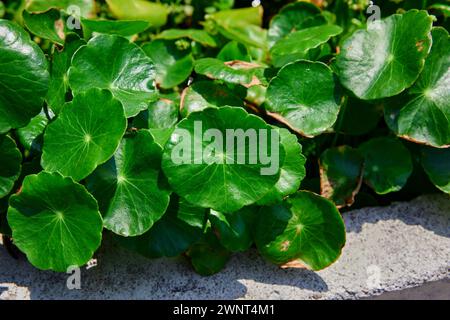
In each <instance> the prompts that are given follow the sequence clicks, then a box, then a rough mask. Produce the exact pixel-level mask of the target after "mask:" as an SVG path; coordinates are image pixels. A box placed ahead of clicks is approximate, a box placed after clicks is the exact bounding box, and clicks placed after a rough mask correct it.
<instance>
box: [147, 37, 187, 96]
mask: <svg viewBox="0 0 450 320" xmlns="http://www.w3.org/2000/svg"><path fill="white" fill-rule="evenodd" d="M142 50H144V52H145V53H146V54H147V55H148V56H149V57H150V58H151V59H152V61H153V62H154V64H155V67H156V83H157V84H158V85H159V86H160V87H161V88H163V89H169V88H172V87H175V86H177V85H179V84H180V83H182V82H184V81H185V80H186V79H187V78H188V77H189V75H190V74H191V73H192V70H193V69H194V58H193V57H192V53H191V50H190V49H187V50H183V49H180V48H178V47H177V45H176V43H175V42H173V41H166V40H153V41H152V42H150V43H147V44H145V45H144V46H143V47H142Z"/></svg>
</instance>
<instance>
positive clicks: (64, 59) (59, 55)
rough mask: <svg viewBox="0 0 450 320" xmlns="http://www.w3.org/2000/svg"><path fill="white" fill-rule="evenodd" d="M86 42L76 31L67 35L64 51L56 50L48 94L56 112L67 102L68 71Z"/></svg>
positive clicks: (48, 98) (49, 103) (49, 102)
mask: <svg viewBox="0 0 450 320" xmlns="http://www.w3.org/2000/svg"><path fill="white" fill-rule="evenodd" d="M84 44H86V42H85V41H84V40H82V39H80V37H79V36H78V35H76V34H74V33H71V34H69V35H67V37H66V41H65V43H64V49H63V50H62V51H59V50H55V52H54V53H53V56H52V61H51V68H50V69H51V70H50V83H49V88H48V92H47V96H46V98H45V99H46V101H47V104H48V106H49V107H50V108H51V109H52V111H53V112H54V113H56V114H59V112H60V111H61V109H62V107H63V106H64V104H65V103H66V95H67V92H68V90H69V81H68V76H67V71H68V70H69V67H70V62H71V61H72V57H73V55H74V53H75V52H76V51H77V50H78V49H79V48H80V47H81V46H82V45H84Z"/></svg>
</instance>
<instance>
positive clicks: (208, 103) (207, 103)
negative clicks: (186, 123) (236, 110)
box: [180, 81, 243, 116]
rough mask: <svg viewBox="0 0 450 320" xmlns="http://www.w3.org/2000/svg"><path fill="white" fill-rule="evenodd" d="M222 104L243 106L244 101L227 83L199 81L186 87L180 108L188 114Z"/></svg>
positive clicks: (185, 114) (183, 112)
mask: <svg viewBox="0 0 450 320" xmlns="http://www.w3.org/2000/svg"><path fill="white" fill-rule="evenodd" d="M222 106H237V107H241V106H243V102H242V100H241V99H240V98H239V97H238V96H236V95H235V94H234V93H233V91H231V90H230V89H228V87H227V86H225V85H221V84H218V83H214V82H212V81H198V82H194V83H193V84H192V85H191V86H189V87H187V88H186V89H184V91H183V95H182V98H181V106H180V109H181V112H182V114H183V115H184V116H187V115H188V114H190V113H191V112H195V111H201V110H203V109H206V108H214V107H222Z"/></svg>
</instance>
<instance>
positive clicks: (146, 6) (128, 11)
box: [106, 0, 169, 28]
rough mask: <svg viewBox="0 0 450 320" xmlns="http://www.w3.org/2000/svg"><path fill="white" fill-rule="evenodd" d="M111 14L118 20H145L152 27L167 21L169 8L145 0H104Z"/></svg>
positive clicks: (159, 25)
mask: <svg viewBox="0 0 450 320" xmlns="http://www.w3.org/2000/svg"><path fill="white" fill-rule="evenodd" d="M106 3H107V4H108V6H109V10H110V11H111V13H112V14H113V16H114V17H115V18H117V19H120V20H145V21H148V22H150V24H151V26H152V27H153V28H159V27H162V26H163V25H165V24H166V23H167V16H168V14H169V8H168V7H167V6H165V5H164V4H161V3H154V2H149V1H145V0H106Z"/></svg>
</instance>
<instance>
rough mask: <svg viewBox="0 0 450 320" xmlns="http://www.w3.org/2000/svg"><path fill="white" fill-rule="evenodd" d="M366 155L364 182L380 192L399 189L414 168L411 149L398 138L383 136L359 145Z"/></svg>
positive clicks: (362, 152) (384, 192)
mask: <svg viewBox="0 0 450 320" xmlns="http://www.w3.org/2000/svg"><path fill="white" fill-rule="evenodd" d="M359 151H360V152H361V154H362V155H363V156H364V162H365V165H364V182H365V183H366V184H368V185H369V186H370V187H371V188H373V189H374V190H375V192H376V193H378V194H386V193H390V192H395V191H399V190H400V189H401V188H403V186H404V185H405V184H406V182H407V180H408V178H409V176H410V175H411V173H412V170H413V164H412V159H411V154H410V152H409V150H408V149H407V148H406V147H405V146H404V145H403V144H402V142H401V141H399V140H397V139H392V138H388V137H381V138H375V139H372V140H369V141H367V142H365V143H363V144H362V145H360V146H359Z"/></svg>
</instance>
